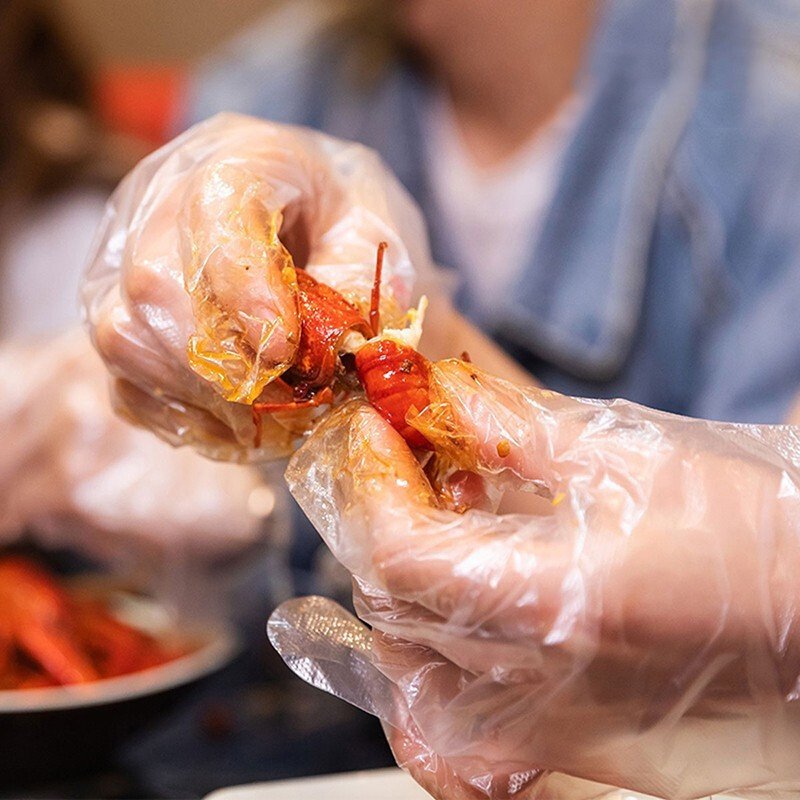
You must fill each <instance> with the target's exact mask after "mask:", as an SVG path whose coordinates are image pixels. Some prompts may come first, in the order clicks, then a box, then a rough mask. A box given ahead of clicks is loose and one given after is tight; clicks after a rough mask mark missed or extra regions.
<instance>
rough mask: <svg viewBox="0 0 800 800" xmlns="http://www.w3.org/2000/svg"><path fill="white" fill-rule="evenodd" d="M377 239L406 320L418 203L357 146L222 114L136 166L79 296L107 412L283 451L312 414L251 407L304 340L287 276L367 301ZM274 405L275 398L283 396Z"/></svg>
mask: <svg viewBox="0 0 800 800" xmlns="http://www.w3.org/2000/svg"><path fill="white" fill-rule="evenodd" d="M380 241H386V242H388V244H389V248H388V250H387V252H386V257H385V261H384V281H383V292H382V295H383V299H384V300H385V303H384V308H383V310H382V313H383V314H385V315H386V318H387V319H388V318H390V317H391V316H392V315H393V314H394V315H400V314H401V313H402V312H405V310H406V308H407V307H408V304H409V302H410V300H411V287H412V283H413V278H414V272H415V269H421V268H422V269H429V268H430V257H429V255H428V251H427V240H426V236H425V231H424V225H423V222H422V218H421V216H420V214H419V211H418V209H417V208H416V206H415V205H414V203H413V201H412V200H411V199H410V198H409V197H408V195H407V194H406V192H405V191H404V190H403V189H402V187H401V186H400V184H399V183H398V182H397V180H396V179H395V178H394V177H393V176H392V175H391V174H390V173H389V172H388V171H387V170H386V168H385V167H384V166H383V165H382V163H381V162H380V160H379V159H378V157H377V156H376V155H375V154H374V153H372V152H371V151H369V150H367V149H366V148H364V147H362V146H360V145H356V144H352V143H349V142H341V141H338V140H335V139H332V138H330V137H328V136H325V135H323V134H319V133H314V132H312V131H309V130H305V129H302V128H295V127H289V126H282V125H278V124H274V123H269V122H263V121H258V120H255V119H251V118H248V117H243V116H237V115H231V114H225V115H220V116H217V117H214V118H212V119H210V120H208V121H207V122H204V123H202V124H200V125H197V126H196V127H194V128H192V129H191V130H190V131H188V132H187V133H185V134H184V135H182V136H180V137H178V138H177V139H176V140H175V141H174V142H172V143H170V144H168V145H167V146H166V147H164V148H162V149H161V150H159V151H158V152H157V153H155V154H153V155H152V156H150V157H149V158H147V159H145V160H144V161H143V162H142V163H140V164H139V165H138V166H137V167H136V168H135V169H134V170H133V171H132V172H131V173H130V175H128V177H127V178H126V179H125V180H124V181H123V182H122V184H121V185H120V187H119V188H118V189H117V191H116V192H115V193H114V195H113V197H112V198H111V201H110V203H109V206H108V210H107V212H106V215H105V218H104V221H103V223H102V225H101V230H100V234H99V236H98V239H97V245H96V248H95V252H94V254H93V256H92V259H91V266H90V269H89V272H88V276H87V281H86V284H85V287H84V302H85V306H86V314H87V317H88V321H89V323H90V327H91V329H92V334H93V338H94V342H95V345H96V347H97V349H98V351H99V352H100V354H101V355H102V357H103V359H104V360H105V361H106V364H107V365H108V366H109V368H110V369H111V371H112V372H113V374H114V375H115V376H116V378H117V380H116V382H115V394H116V403H117V405H118V406H119V407H120V408H121V409H123V410H124V412H125V413H126V414H127V415H128V416H129V417H131V418H134V419H135V420H137V421H138V422H139V423H140V424H142V425H144V426H146V427H149V428H151V429H153V430H154V431H155V432H157V433H158V434H159V435H160V436H162V437H163V438H165V439H167V440H168V441H170V442H172V443H174V444H176V443H183V444H185V443H189V444H193V445H194V446H196V447H197V448H198V449H200V450H202V451H203V452H205V453H206V454H207V455H210V456H212V457H217V458H224V459H228V460H241V461H247V460H251V461H256V460H264V459H265V458H269V457H274V456H280V455H285V454H287V453H289V452H291V450H292V449H293V444H294V442H295V440H296V439H297V437H298V435H300V434H303V433H304V432H305V431H306V429H307V428H308V427H309V422H310V415H309V412H308V411H307V410H304V411H302V412H297V413H296V414H291V413H289V414H287V413H285V412H282V413H281V414H280V415H279V416H280V421H279V420H277V419H276V418H274V417H267V418H265V420H264V428H263V434H262V437H261V440H262V446H261V447H260V448H256V447H254V423H253V419H252V415H251V409H250V405H249V404H251V403H252V402H253V400H255V399H256V398H257V397H260V399H261V400H262V401H274V400H276V399H278V398H277V397H271V396H270V391H271V387H272V388H274V384H272V383H270V381H272V380H273V379H274V378H275V377H276V376H278V375H279V374H280V373H281V372H282V371H283V370H284V369H285V368H286V366H287V365H289V364H291V363H292V359H293V358H294V355H295V352H296V349H297V346H298V340H299V338H300V331H299V323H298V309H297V300H296V285H295V283H294V279H293V275H294V272H293V270H294V267H297V268H300V267H305V269H306V270H307V271H308V272H309V274H311V275H312V276H313V277H315V278H317V279H318V280H319V281H321V282H322V283H325V284H327V285H329V286H331V287H333V288H335V289H337V290H338V291H340V292H341V293H342V294H343V295H344V296H345V297H346V298H347V299H349V300H350V301H351V302H354V303H356V304H358V305H360V306H361V307H362V309H364V308H367V307H368V304H369V296H370V290H371V286H372V280H373V275H374V270H375V256H376V248H377V245H378V243H379V242H380ZM281 399H285V397H284V396H283V395H282V396H281Z"/></svg>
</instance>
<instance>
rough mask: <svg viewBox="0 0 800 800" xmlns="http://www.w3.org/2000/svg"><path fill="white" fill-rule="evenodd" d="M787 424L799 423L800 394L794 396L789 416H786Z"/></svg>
mask: <svg viewBox="0 0 800 800" xmlns="http://www.w3.org/2000/svg"><path fill="white" fill-rule="evenodd" d="M786 422H787V423H788V424H789V425H800V394H798V395H797V397H796V398H795V401H794V404H793V405H792V408H791V410H790V411H789V416H788V417H787V418H786Z"/></svg>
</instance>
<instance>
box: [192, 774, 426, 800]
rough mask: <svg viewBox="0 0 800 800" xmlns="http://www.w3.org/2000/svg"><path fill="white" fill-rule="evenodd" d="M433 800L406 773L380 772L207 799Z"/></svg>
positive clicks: (223, 792)
mask: <svg viewBox="0 0 800 800" xmlns="http://www.w3.org/2000/svg"><path fill="white" fill-rule="evenodd" d="M322 798H324V800H431V796H430V795H429V794H428V793H427V792H426V791H424V790H423V789H420V788H419V786H417V784H416V783H414V781H413V780H412V779H411V778H410V777H409V776H408V775H406V773H405V772H403V771H402V770H399V769H376V770H371V771H369V772H347V773H345V774H343V775H323V776H321V777H316V778H301V779H299V780H294V781H275V782H274V783H254V784H251V785H250V786H234V787H232V788H230V789H220V790H219V791H217V792H213V793H212V794H210V795H208V797H207V798H206V800H322Z"/></svg>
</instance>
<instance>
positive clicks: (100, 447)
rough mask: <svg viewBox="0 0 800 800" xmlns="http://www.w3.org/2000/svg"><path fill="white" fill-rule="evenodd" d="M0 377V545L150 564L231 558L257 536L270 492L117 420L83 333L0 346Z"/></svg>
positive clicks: (244, 475)
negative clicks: (66, 549)
mask: <svg viewBox="0 0 800 800" xmlns="http://www.w3.org/2000/svg"><path fill="white" fill-rule="evenodd" d="M0 374H2V375H3V376H4V388H3V394H2V396H1V397H0V438H2V441H3V449H2V452H0V542H3V543H8V542H11V541H14V540H16V539H17V537H19V536H20V535H21V534H23V533H25V534H26V535H33V536H34V537H36V538H37V539H38V540H39V541H40V542H42V543H44V544H46V545H56V546H71V547H73V548H75V549H77V550H79V551H81V552H83V553H85V554H88V555H91V556H94V557H96V558H99V559H101V560H103V561H108V562H113V561H115V560H118V559H119V557H120V556H121V555H123V556H124V554H125V553H131V554H136V555H137V556H141V557H142V558H143V559H146V558H150V559H153V560H157V561H158V562H159V563H160V562H161V560H163V558H164V556H165V554H180V556H181V557H190V558H196V559H199V560H201V561H210V560H212V559H215V558H217V557H222V556H230V555H231V554H233V553H235V552H236V551H237V550H238V549H241V548H244V547H246V546H247V545H250V544H252V543H254V542H255V541H257V539H258V537H259V536H261V535H262V534H263V523H264V515H265V514H268V513H269V512H270V503H269V502H268V501H269V497H271V496H272V495H270V492H271V491H272V490H271V489H270V488H269V487H267V486H266V485H265V484H264V483H263V481H262V480H261V478H260V477H259V475H258V473H257V472H256V471H254V470H253V469H251V468H248V467H243V466H237V465H228V464H216V463H213V462H211V461H208V460H206V459H204V458H201V457H200V456H198V455H196V454H195V453H193V452H191V451H190V450H175V449H173V448H171V447H169V446H168V445H166V444H164V443H163V442H160V441H158V440H157V439H156V438H155V437H153V436H151V435H150V434H149V433H146V432H144V431H141V430H137V429H136V428H133V427H131V426H130V425H127V424H126V423H125V422H123V421H122V420H121V419H119V418H118V417H117V416H116V415H115V414H114V413H113V411H112V409H111V406H110V404H109V401H108V387H107V374H106V372H105V370H104V369H103V364H102V362H101V361H100V359H99V358H98V356H97V354H96V353H95V352H94V350H93V349H92V347H91V345H90V343H89V341H88V338H87V337H86V335H85V333H84V332H83V331H72V332H70V333H68V334H65V335H63V336H61V337H59V338H56V339H53V340H50V341H40V342H37V343H35V344H34V343H31V344H13V343H7V344H4V345H2V346H0ZM272 505H274V496H273V503H272Z"/></svg>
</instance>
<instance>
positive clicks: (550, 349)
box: [189, 0, 800, 422]
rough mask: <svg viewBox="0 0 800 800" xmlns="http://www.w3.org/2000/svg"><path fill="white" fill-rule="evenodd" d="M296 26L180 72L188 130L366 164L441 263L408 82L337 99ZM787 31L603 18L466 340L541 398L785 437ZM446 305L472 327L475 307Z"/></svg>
mask: <svg viewBox="0 0 800 800" xmlns="http://www.w3.org/2000/svg"><path fill="white" fill-rule="evenodd" d="M312 5H313V4H312ZM312 5H309V4H308V3H306V2H297V0H295V2H294V3H290V4H289V5H288V7H287V9H285V10H284V11H283V12H282V14H283V19H282V20H281V19H275V18H273V19H271V20H270V21H269V24H268V25H267V26H265V27H264V28H263V29H261V30H257V31H255V32H251V33H250V34H249V35H248V37H247V38H246V39H245V40H242V41H240V42H238V43H236V44H235V45H234V46H233V47H232V48H230V50H229V52H227V53H223V54H222V56H221V57H220V58H218V59H216V60H215V61H214V62H212V63H210V64H209V65H208V66H207V67H206V68H205V69H204V70H202V71H200V72H199V73H198V75H197V76H196V80H195V82H194V85H193V88H192V91H191V93H190V105H189V118H190V120H191V121H196V120H198V119H202V118H205V117H206V116H209V115H211V114H213V113H216V112H218V111H222V110H233V111H240V112H243V113H249V114H254V115H257V116H263V117H266V118H270V119H275V120H279V121H285V122H292V123H297V124H304V125H310V126H312V127H316V128H319V129H322V130H324V131H326V132H328V133H331V134H333V135H336V136H341V137H344V138H349V139H354V140H358V141H361V142H363V143H365V144H367V145H369V146H371V147H373V148H375V149H376V150H377V151H378V152H380V153H381V155H382V156H383V158H384V160H385V161H386V162H387V164H388V165H389V166H390V167H391V168H392V169H393V170H394V172H395V173H396V174H397V175H398V176H399V178H400V179H401V180H402V181H403V183H404V184H405V185H406V187H407V188H408V189H409V190H410V191H411V193H412V194H413V195H414V197H415V198H416V199H417V201H418V202H419V203H420V205H421V207H422V210H423V213H425V215H426V217H427V220H428V224H429V231H430V235H431V246H432V250H433V254H434V257H435V258H436V260H437V261H438V262H439V263H442V264H452V263H453V258H452V248H451V247H450V246H449V244H448V241H447V232H446V231H445V230H442V229H441V226H440V224H439V220H438V219H437V217H436V215H435V213H434V210H433V202H432V196H431V191H430V186H429V183H428V176H427V175H426V172H425V166H424V164H425V158H424V154H423V145H422V132H421V130H420V127H419V125H420V118H421V109H422V104H423V103H424V102H425V92H426V91H427V89H426V86H425V84H424V82H423V81H422V80H421V78H420V77H419V76H418V75H417V74H416V73H415V72H414V71H413V69H412V68H411V67H410V66H409V65H407V64H405V63H403V62H400V61H398V62H396V63H392V64H391V65H390V66H389V67H388V68H387V69H386V70H385V71H384V72H383V73H382V76H381V77H380V78H379V79H378V80H376V81H374V82H372V83H370V84H369V85H361V84H357V83H354V82H353V80H352V72H351V69H350V67H351V66H352V49H351V48H349V47H348V44H347V39H346V38H343V37H342V36H341V35H340V34H339V33H337V32H336V29H335V26H330V25H327V24H325V22H324V21H320V16H319V15H318V14H315V13H312V11H311V9H312ZM318 5H319V4H317V6H313V8H317V7H318ZM797 16H798V12H797V11H796V10H795V9H794V7H793V3H792V2H791V0H759V2H755V0H684V1H683V2H680V1H676V2H672V0H617V1H616V2H613V1H612V2H608V3H607V4H606V5H605V6H604V7H603V12H602V15H601V21H600V24H599V25H598V28H597V31H596V34H595V37H594V42H593V46H592V48H591V53H590V55H589V56H588V58H587V61H586V64H585V67H584V69H583V71H582V75H581V78H580V86H579V89H580V91H581V92H582V93H583V95H584V96H585V98H586V102H585V105H584V111H583V116H582V118H581V120H580V121H579V126H578V129H577V131H576V133H575V135H574V138H573V140H572V141H571V142H570V144H569V147H568V150H567V154H566V158H565V160H564V165H563V169H562V172H561V175H560V179H559V184H558V187H557V190H556V193H555V196H554V199H553V201H552V204H551V207H550V208H549V211H548V213H547V215H546V218H545V222H544V226H543V229H542V232H541V234H540V236H539V237H538V241H537V242H536V243H535V245H534V246H532V248H531V252H530V254H529V258H528V261H527V266H526V268H525V270H524V273H523V274H522V276H521V278H520V279H519V281H518V282H517V283H516V285H510V286H509V287H508V303H507V307H506V312H505V315H504V317H503V318H502V319H501V320H499V322H496V323H495V324H493V327H492V329H491V330H489V331H487V332H488V333H490V334H492V335H493V336H494V337H496V338H497V339H498V340H499V341H500V342H501V343H502V344H503V345H504V346H505V347H507V348H508V349H509V350H510V351H511V352H512V353H513V354H514V355H515V356H516V357H517V358H518V359H519V360H520V361H521V362H522V363H523V364H525V365H526V366H528V367H529V368H530V369H531V370H532V371H534V372H535V373H536V374H537V375H538V377H539V378H540V379H541V380H542V381H543V382H545V383H546V384H547V385H549V386H551V387H552V388H555V389H558V390H560V391H563V392H568V393H570V394H576V395H591V396H596V397H615V396H616V397H626V398H629V399H632V400H635V401H637V402H640V403H645V404H647V405H649V406H653V407H656V408H661V409H664V410H668V411H673V412H677V413H681V414H688V415H692V416H701V417H708V418H713V419H725V420H731V421H752V422H780V421H782V420H783V419H784V417H785V415H786V414H787V412H788V410H789V408H790V405H791V403H792V400H793V398H794V397H795V395H796V393H797V392H798V390H800V324H799V323H800V319H799V317H800V315H799V314H798V308H800V56H798V53H800V23H798V20H797ZM458 301H459V305H460V306H461V308H462V310H463V311H464V312H465V313H466V314H467V315H468V316H470V317H472V318H473V319H474V320H476V321H477V322H478V323H479V324H480V322H481V308H480V302H479V299H478V298H474V297H471V296H470V295H469V292H468V290H467V289H466V288H464V289H462V291H461V292H460V294H459V297H458Z"/></svg>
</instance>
